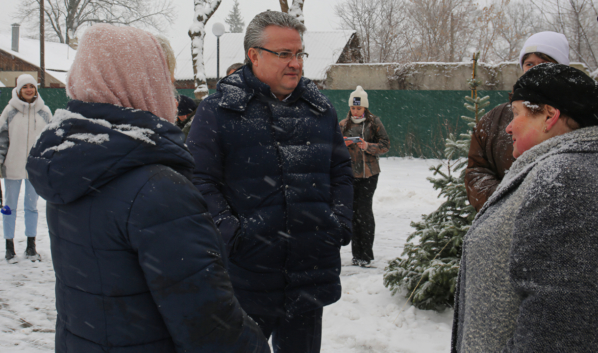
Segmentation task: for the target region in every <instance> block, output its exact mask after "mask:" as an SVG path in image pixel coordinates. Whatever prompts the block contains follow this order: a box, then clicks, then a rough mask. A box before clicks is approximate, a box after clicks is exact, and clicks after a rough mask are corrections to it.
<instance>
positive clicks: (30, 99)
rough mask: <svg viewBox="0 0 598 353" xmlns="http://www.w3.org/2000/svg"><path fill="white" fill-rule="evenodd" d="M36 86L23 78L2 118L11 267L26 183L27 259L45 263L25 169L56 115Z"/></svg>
mask: <svg viewBox="0 0 598 353" xmlns="http://www.w3.org/2000/svg"><path fill="white" fill-rule="evenodd" d="M36 86H37V80H36V79H35V78H33V76H31V75H27V74H24V75H21V76H19V77H18V78H17V86H16V87H15V88H14V89H13V91H12V99H11V100H10V102H9V103H8V105H7V106H6V108H4V111H3V112H2V115H1V116H0V165H1V173H2V178H4V190H5V204H6V206H8V207H10V209H11V210H12V213H11V214H10V215H7V214H3V215H2V217H3V226H4V238H5V239H6V260H7V261H8V262H9V263H15V262H17V261H18V260H17V258H16V254H15V247H14V236H15V223H16V218H17V200H18V198H19V192H20V190H21V184H22V182H23V180H24V181H25V198H24V199H25V235H26V236H27V249H26V250H25V257H26V258H27V259H30V260H31V261H36V260H37V261H41V257H40V255H39V254H38V253H37V251H36V249H35V237H36V235H37V218H38V213H37V200H38V196H37V193H36V192H35V189H34V188H33V186H32V185H31V183H30V182H29V178H28V175H27V171H26V170H25V165H26V164H27V157H28V156H29V151H30V150H31V147H32V146H33V144H34V143H35V141H36V140H37V137H38V136H39V134H40V133H41V132H42V130H43V129H44V127H45V126H46V125H47V124H48V122H49V121H50V119H51V118H52V112H51V111H50V108H48V106H46V105H45V104H44V101H43V99H42V97H41V96H40V95H39V93H38V91H37V88H36Z"/></svg>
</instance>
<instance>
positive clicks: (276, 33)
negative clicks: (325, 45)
mask: <svg viewBox="0 0 598 353" xmlns="http://www.w3.org/2000/svg"><path fill="white" fill-rule="evenodd" d="M264 38H265V42H264V43H263V44H262V48H265V49H268V50H271V51H274V52H277V53H280V52H283V51H288V52H291V53H293V54H297V53H299V52H302V51H303V43H302V42H301V36H300V35H299V32H297V31H296V30H294V29H291V28H282V27H278V26H268V27H266V29H265V30H264ZM248 56H249V59H250V60H251V63H252V64H253V74H254V75H255V77H257V78H258V80H260V81H262V82H263V83H265V84H267V85H268V86H270V90H271V91H272V93H274V95H275V96H276V97H277V98H278V99H281V100H282V99H284V98H285V97H286V96H288V95H289V94H291V93H292V92H293V90H295V87H297V85H298V84H299V80H300V79H301V72H302V70H303V62H300V61H298V60H297V58H296V57H295V56H293V57H292V59H291V61H286V60H283V59H280V58H279V57H278V56H277V55H275V54H272V53H269V52H267V51H264V50H258V49H254V48H251V49H249V52H248Z"/></svg>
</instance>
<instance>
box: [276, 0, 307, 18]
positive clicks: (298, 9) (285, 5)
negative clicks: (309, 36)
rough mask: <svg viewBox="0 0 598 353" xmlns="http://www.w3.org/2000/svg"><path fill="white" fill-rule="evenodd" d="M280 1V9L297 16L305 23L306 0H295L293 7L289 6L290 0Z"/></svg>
mask: <svg viewBox="0 0 598 353" xmlns="http://www.w3.org/2000/svg"><path fill="white" fill-rule="evenodd" d="M278 1H279V2H280V10H281V11H282V12H286V13H288V14H289V15H292V16H295V17H296V18H297V19H298V20H299V21H301V23H303V24H305V18H304V17H303V3H305V0H293V6H291V7H289V1H288V0H278Z"/></svg>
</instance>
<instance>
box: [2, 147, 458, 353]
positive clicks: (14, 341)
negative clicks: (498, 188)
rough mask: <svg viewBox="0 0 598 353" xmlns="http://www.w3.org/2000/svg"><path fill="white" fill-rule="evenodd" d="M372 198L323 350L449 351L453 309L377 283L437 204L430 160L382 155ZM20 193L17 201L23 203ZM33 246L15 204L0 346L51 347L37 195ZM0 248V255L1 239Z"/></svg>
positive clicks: (50, 283)
mask: <svg viewBox="0 0 598 353" xmlns="http://www.w3.org/2000/svg"><path fill="white" fill-rule="evenodd" d="M380 162H381V169H382V174H381V175H380V179H379V184H378V189H377V191H376V194H375V197H374V213H375V215H376V223H377V224H376V242H375V245H374V254H375V256H376V260H375V261H374V262H373V265H374V266H375V268H369V269H364V268H359V267H354V266H351V247H350V246H347V247H344V248H343V249H342V262H343V270H342V284H343V296H342V298H341V300H339V301H338V302H337V303H335V304H333V305H331V306H328V307H326V308H325V309H324V322H323V326H324V332H323V339H322V352H323V353H357V352H374V353H386V352H389V353H390V352H393V353H397V352H424V353H428V352H430V353H432V352H448V350H449V345H450V331H451V320H452V310H447V311H446V312H444V313H442V314H438V313H435V312H430V311H421V310H417V309H414V308H413V307H410V306H407V307H405V311H404V312H402V313H401V314H400V315H399V311H400V309H401V308H402V307H403V305H404V304H405V301H406V299H405V298H404V297H403V296H401V295H398V296H395V297H392V296H391V295H390V292H389V291H388V289H386V288H385V287H384V285H383V284H382V274H383V272H384V267H385V266H386V264H387V262H388V260H390V259H393V258H395V257H397V256H399V255H400V254H401V251H402V248H403V244H404V243H405V239H406V238H407V236H408V235H409V233H411V232H412V228H411V227H410V226H409V223H410V222H411V221H413V220H419V219H420V217H421V214H423V213H428V212H430V211H432V210H434V209H435V208H436V207H438V205H439V204H440V200H438V199H437V192H436V191H435V190H433V189H432V186H431V184H430V183H429V182H428V181H427V180H426V179H425V178H426V177H427V176H430V175H431V172H430V171H429V170H428V166H429V165H432V164H435V163H437V161H430V160H419V159H407V158H388V159H386V158H383V159H381V160H380ZM22 195H23V192H21V198H20V200H19V205H22V204H23V203H22V202H23V200H22ZM38 205H39V212H40V220H39V227H38V251H39V253H40V254H41V255H42V257H43V259H44V261H43V262H41V263H39V262H36V263H32V262H29V261H25V260H24V259H22V258H23V255H22V254H23V252H24V250H25V247H26V239H25V235H24V223H23V214H22V206H21V209H20V210H19V214H18V219H17V232H16V237H15V239H16V242H15V248H16V251H17V255H18V256H19V257H20V258H21V261H20V262H19V263H18V264H15V265H9V264H7V263H6V262H5V261H4V260H3V259H2V260H0V352H2V353H14V352H26V353H41V352H43V353H50V352H53V351H54V323H55V320H56V311H55V305H54V271H53V268H52V263H51V261H50V241H49V238H48V228H47V226H46V217H45V202H44V201H43V200H40V202H39V204H38ZM0 254H1V255H2V256H3V255H4V245H2V246H1V252H0Z"/></svg>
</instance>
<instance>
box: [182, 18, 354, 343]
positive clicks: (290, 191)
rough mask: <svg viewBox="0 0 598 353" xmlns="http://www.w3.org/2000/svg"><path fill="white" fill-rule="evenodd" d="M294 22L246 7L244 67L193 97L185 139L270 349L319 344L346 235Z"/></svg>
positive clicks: (332, 126)
mask: <svg viewBox="0 0 598 353" xmlns="http://www.w3.org/2000/svg"><path fill="white" fill-rule="evenodd" d="M304 31H305V26H304V25H303V24H302V23H301V22H299V21H298V20H296V19H295V18H294V17H292V16H290V15H288V14H286V13H282V12H277V11H268V12H263V13H261V14H258V15H257V16H256V17H255V18H254V19H253V20H252V21H251V23H250V24H249V26H248V27H247V32H246V35H245V43H244V46H245V53H246V55H247V59H246V65H245V66H244V67H243V68H242V69H239V70H237V71H235V72H234V73H233V74H231V75H230V76H228V77H225V78H223V79H222V80H221V81H220V82H219V83H218V86H217V92H216V93H215V94H212V95H210V96H208V97H207V98H206V99H205V100H204V101H203V102H202V103H201V104H200V106H199V108H198V110H197V115H196V116H195V119H194V121H193V124H192V126H191V131H190V133H189V137H188V139H187V145H188V146H189V149H190V151H191V153H192V154H193V157H194V158H195V163H196V167H195V171H194V177H193V182H194V184H195V185H196V186H197V188H198V190H200V191H201V193H202V194H203V196H204V197H205V199H206V201H207V203H208V208H209V210H210V212H211V214H212V216H213V217H214V221H215V223H216V225H217V226H218V229H219V230H220V233H221V235H222V238H223V239H224V241H225V242H226V244H227V246H228V249H229V252H230V266H229V271H230V275H231V279H232V283H233V286H234V288H235V295H236V296H237V298H238V299H239V302H240V303H241V306H242V307H243V309H245V311H246V312H247V313H248V314H249V315H250V316H251V317H252V318H254V319H255V320H256V321H257V323H258V324H259V325H260V327H261V328H262V330H263V332H264V334H265V336H266V337H269V336H271V335H272V345H273V349H274V351H275V352H279V353H291V352H297V353H315V352H319V351H320V343H321V331H322V311H323V309H322V308H323V307H324V306H325V305H328V304H331V303H334V302H335V301H337V300H338V299H339V298H340V296H341V284H340V279H339V275H340V269H341V261H340V246H341V245H347V244H348V243H349V242H350V240H351V216H352V207H351V206H352V202H353V175H352V172H351V160H350V157H349V153H348V151H347V148H346V147H345V145H344V143H343V137H342V135H341V132H340V128H339V125H338V120H337V115H336V111H335V110H334V108H333V107H332V105H331V104H330V102H329V101H328V99H327V98H326V97H324V96H323V95H322V94H321V93H320V92H319V90H318V88H317V87H316V85H315V84H314V83H313V82H311V81H310V80H308V79H305V78H302V77H301V73H302V67H303V60H304V59H305V58H306V57H307V54H306V53H304V52H303V43H302V37H301V36H302V34H303V32H304Z"/></svg>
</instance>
